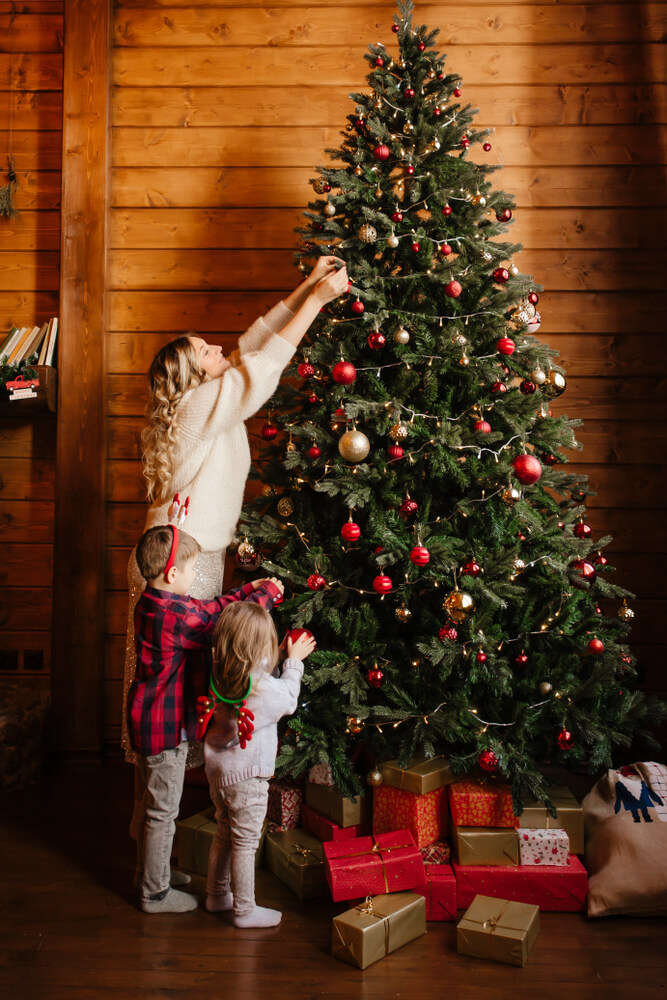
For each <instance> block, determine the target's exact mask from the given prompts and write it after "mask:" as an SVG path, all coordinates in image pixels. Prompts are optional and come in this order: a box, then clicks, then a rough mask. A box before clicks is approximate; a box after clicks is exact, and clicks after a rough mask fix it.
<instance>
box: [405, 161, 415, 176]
mask: <svg viewBox="0 0 667 1000" xmlns="http://www.w3.org/2000/svg"><path fill="white" fill-rule="evenodd" d="M405 172H406V174H407V175H408V177H412V175H413V174H414V172H415V168H414V167H413V166H412V164H409V165H408V166H407V167H406V168H405Z"/></svg>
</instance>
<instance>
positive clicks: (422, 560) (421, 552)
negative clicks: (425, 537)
mask: <svg viewBox="0 0 667 1000" xmlns="http://www.w3.org/2000/svg"><path fill="white" fill-rule="evenodd" d="M430 558H431V553H430V552H429V550H428V549H426V548H424V546H423V545H415V547H414V549H413V550H412V551H411V553H410V562H411V563H414V565H415V566H425V565H426V564H427V562H429V560H430Z"/></svg>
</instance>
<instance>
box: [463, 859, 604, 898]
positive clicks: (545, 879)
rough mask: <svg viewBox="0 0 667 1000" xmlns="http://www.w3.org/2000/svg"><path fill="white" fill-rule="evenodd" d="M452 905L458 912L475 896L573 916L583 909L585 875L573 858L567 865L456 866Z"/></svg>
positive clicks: (586, 883)
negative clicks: (454, 893) (511, 901)
mask: <svg viewBox="0 0 667 1000" xmlns="http://www.w3.org/2000/svg"><path fill="white" fill-rule="evenodd" d="M453 867H454V874H455V876H456V902H457V905H458V907H459V909H460V910H461V909H465V908H466V907H468V906H470V904H471V903H472V901H473V899H474V898H475V896H476V895H478V894H479V895H482V896H493V897H495V898H496V899H512V900H515V901H516V902H517V903H532V904H534V905H535V906H539V908H540V910H543V911H551V910H560V911H563V912H569V913H575V912H577V911H578V910H583V909H585V906H586V894H587V893H588V875H587V874H586V869H585V868H584V866H583V865H582V863H581V861H580V860H579V858H577V857H576V855H574V854H573V855H571V856H570V860H569V862H568V864H567V865H565V866H563V867H561V866H560V865H544V866H539V865H537V866H535V865H517V866H516V867H514V868H508V867H505V866H495V865H484V866H480V865H457V864H456V863H455V864H454V866H453Z"/></svg>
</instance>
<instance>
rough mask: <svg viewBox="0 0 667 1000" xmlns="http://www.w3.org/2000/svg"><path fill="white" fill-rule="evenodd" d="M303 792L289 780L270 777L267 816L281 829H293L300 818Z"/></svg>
mask: <svg viewBox="0 0 667 1000" xmlns="http://www.w3.org/2000/svg"><path fill="white" fill-rule="evenodd" d="M302 801H303V792H302V791H301V789H300V788H299V787H298V786H297V785H293V784H292V783H291V782H289V781H281V780H276V779H272V780H271V781H270V782H269V805H268V809H267V813H266V814H267V816H268V818H269V819H270V820H271V822H272V823H275V824H276V825H277V826H279V827H280V828H281V829H282V830H294V829H295V828H296V827H297V826H298V825H299V820H300V818H301V803H302Z"/></svg>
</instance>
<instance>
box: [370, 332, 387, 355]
mask: <svg viewBox="0 0 667 1000" xmlns="http://www.w3.org/2000/svg"><path fill="white" fill-rule="evenodd" d="M386 343H387V339H386V337H385V335H384V334H383V333H380V331H379V330H374V331H373V333H371V334H370V336H369V338H368V346H369V347H372V348H373V350H374V351H379V350H380V349H381V348H383V347H384V345H385V344H386Z"/></svg>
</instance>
